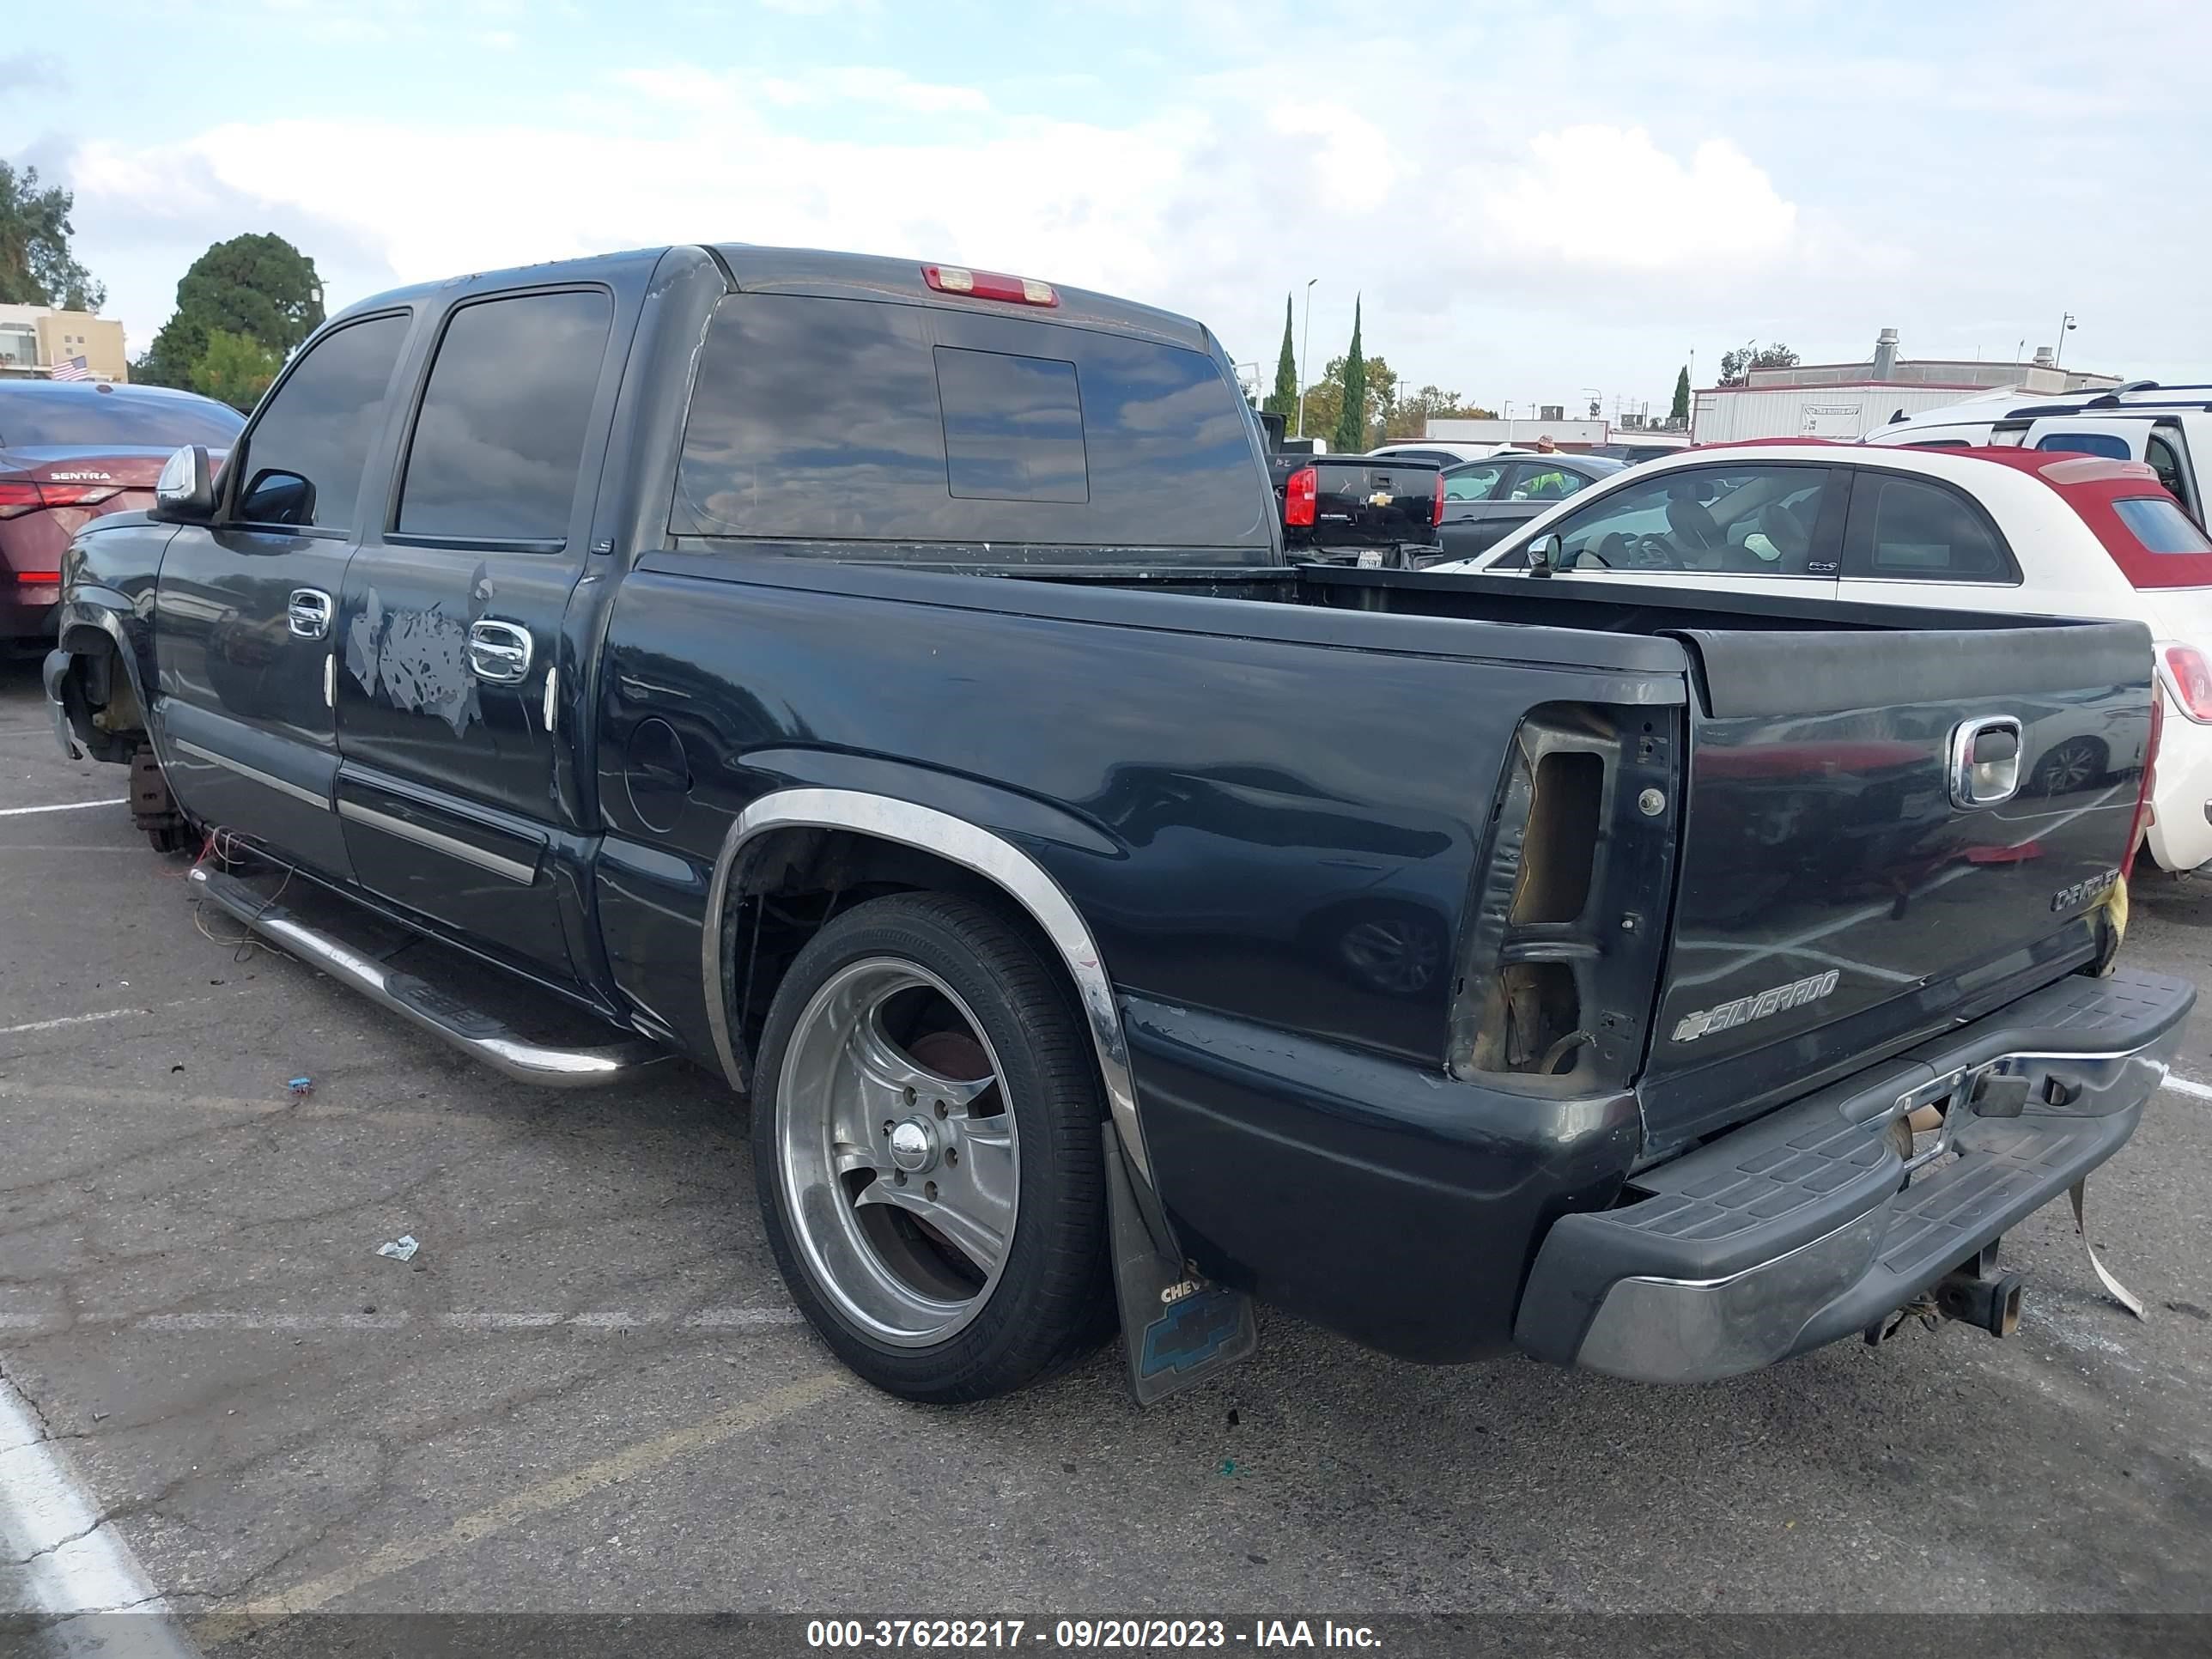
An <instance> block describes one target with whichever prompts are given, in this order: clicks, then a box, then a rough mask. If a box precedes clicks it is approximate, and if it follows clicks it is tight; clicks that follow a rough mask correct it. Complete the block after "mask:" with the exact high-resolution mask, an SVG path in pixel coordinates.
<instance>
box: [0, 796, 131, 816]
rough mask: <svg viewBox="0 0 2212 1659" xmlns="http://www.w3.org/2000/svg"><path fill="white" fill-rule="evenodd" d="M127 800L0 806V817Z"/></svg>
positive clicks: (83, 808) (80, 809) (122, 803)
mask: <svg viewBox="0 0 2212 1659" xmlns="http://www.w3.org/2000/svg"><path fill="white" fill-rule="evenodd" d="M128 805H131V803H130V802H129V801H127V800H65V801H62V802H59V803H58V804H57V805H52V806H0V818H27V817H30V816H31V815H32V814H33V812H84V811H90V810H91V809H92V808H94V807H95V806H128Z"/></svg>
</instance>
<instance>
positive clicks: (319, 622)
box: [284, 587, 331, 640]
mask: <svg viewBox="0 0 2212 1659" xmlns="http://www.w3.org/2000/svg"><path fill="white" fill-rule="evenodd" d="M284 614H285V617H287V618H288V619H289V621H290V623H291V624H292V633H293V635H294V636H295V638H298V639H302V640H319V639H321V638H322V637H323V635H325V634H327V633H329V632H330V631H331V596H330V595H329V594H327V593H325V592H323V591H322V589H320V588H319V587H295V588H294V589H293V590H292V597H291V599H289V601H288V602H287V603H286V605H285V606H284Z"/></svg>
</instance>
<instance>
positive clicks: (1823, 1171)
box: [1514, 972, 2197, 1383]
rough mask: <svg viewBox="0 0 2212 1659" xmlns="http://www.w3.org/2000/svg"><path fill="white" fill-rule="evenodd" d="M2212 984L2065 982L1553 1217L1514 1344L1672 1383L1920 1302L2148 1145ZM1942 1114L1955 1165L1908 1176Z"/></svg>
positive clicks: (2144, 977) (2146, 977)
mask: <svg viewBox="0 0 2212 1659" xmlns="http://www.w3.org/2000/svg"><path fill="white" fill-rule="evenodd" d="M2196 1000H2197V991H2196V987H2194V986H2191V985H2190V984H2188V983H2186V982H2185V981H2180V980H2173V979H2167V978H2165V977H2163V976H2161V975H2154V974H2137V973H2127V972H2123V973H2119V974H2116V975H2113V976H2112V978H2110V979H2101V980H2100V979H2086V978H2081V977H2079V976H2075V977H2073V978H2069V979H2066V980H2063V981H2060V982H2059V983H2058V984H2057V985H2052V986H2049V987H2045V989H2043V990H2041V991H2038V992H2036V993H2034V994H2032V995H2029V996H2027V997H2024V998H2022V999H2021V1000H2020V1001H2018V1002H2016V1003H2014V1004H2012V1005H2011V1006H2008V1007H2006V1008H2002V1009H2000V1010H1998V1011H1997V1012H1996V1013H1994V1014H1991V1015H1990V1016H1989V1017H1988V1018H1984V1019H1980V1020H1978V1021H1976V1022H1975V1023H1974V1024H1971V1025H1967V1026H1965V1027H1962V1028H1961V1029H1960V1030H1957V1031H1955V1032H1953V1033H1952V1034H1950V1035H1949V1036H1945V1037H1942V1038H1939V1039H1937V1040H1936V1041H1935V1042H1929V1043H1927V1044H1925V1045H1923V1047H1922V1048H1918V1049H1916V1050H1914V1051H1913V1052H1912V1053H1911V1054H1907V1055H1905V1056H1903V1057H1901V1058H1900V1059H1898V1060H1892V1061H1890V1062H1888V1063H1887V1064H1886V1065H1883V1066H1877V1067H1875V1068H1873V1069H1872V1070H1871V1071H1869V1072H1867V1073H1862V1074H1861V1075H1859V1076H1858V1077H1856V1078H1853V1079H1849V1080H1848V1081H1846V1082H1844V1083H1842V1084H1838V1085H1835V1086H1834V1087H1832V1088H1829V1089H1825V1090H1823V1091H1820V1093H1819V1094H1816V1095H1814V1096H1811V1097H1808V1098H1807V1099H1805V1100H1802V1101H1799V1102H1797V1103H1796V1104H1794V1105H1791V1106H1788V1107H1785V1108H1784V1109H1781V1110H1780V1111H1778V1112H1775V1113H1772V1114H1771V1115H1768V1116H1766V1117H1764V1118H1761V1119H1759V1121H1756V1122H1753V1123H1751V1124H1748V1125H1747V1126H1745V1127H1743V1128H1741V1129H1738V1130H1736V1131H1735V1132H1734V1133H1730V1134H1727V1135H1724V1136H1723V1137H1721V1138H1720V1139H1717V1140H1715V1141H1711V1142H1710V1143H1708V1144H1707V1145H1705V1146H1701V1147H1699V1148H1698V1149H1697V1150H1696V1151H1695V1152H1689V1153H1686V1154H1685V1155H1684V1156H1682V1157H1681V1158H1676V1159H1674V1160H1673V1161H1672V1162H1671V1163H1668V1164H1659V1165H1657V1166H1656V1167H1654V1168H1652V1169H1650V1170H1644V1172H1643V1173H1642V1174H1640V1175H1639V1176H1637V1177H1636V1180H1635V1183H1634V1184H1635V1186H1636V1188H1638V1189H1639V1190H1641V1191H1644V1192H1645V1193H1648V1194H1650V1196H1649V1197H1646V1198H1644V1199H1642V1200H1638V1201H1636V1202H1633V1203H1629V1204H1626V1205H1624V1206H1621V1207H1620V1208H1618V1209H1613V1210H1604V1211H1597V1212H1588V1213H1582V1214H1576V1215H1570V1216H1565V1217H1563V1218H1560V1219H1559V1221H1558V1222H1556V1223H1554V1224H1553V1227H1552V1229H1551V1231H1550V1232H1549V1233H1548V1234H1547V1235H1546V1237H1545V1239H1544V1243H1543V1248H1542V1249H1541V1250H1540V1251H1539V1252H1538V1253H1537V1256H1536V1261H1535V1266H1534V1269H1533V1270H1532V1271H1531V1273H1530V1274H1529V1278H1528V1285H1527V1288H1526V1289H1525V1291H1523V1293H1522V1301H1521V1309H1520V1312H1519V1315H1518V1316H1517V1320H1516V1325H1515V1329H1514V1340H1516V1342H1517V1343H1518V1344H1519V1346H1521V1347H1522V1348H1523V1349H1525V1350H1527V1351H1528V1352H1530V1353H1533V1354H1534V1355H1536V1356H1537V1357H1538V1358H1544V1359H1550V1360H1554V1361H1557V1362H1559V1363H1560V1364H1576V1365H1582V1366H1585V1367H1588V1368H1589V1369H1590V1370H1599V1371H1605V1372H1608V1373H1610V1374H1612V1375H1613V1376H1627V1377H1634V1378H1637V1379H1638V1380H1641V1381H1645V1382H1654V1383H1699V1382H1707V1381H1711V1380H1712V1379H1715V1378H1717V1377H1723V1376H1735V1375H1737V1374H1739V1373H1741V1372H1744V1371H1749V1370H1758V1369H1759V1367H1760V1366H1763V1365H1769V1364H1773V1363H1774V1362H1775V1361H1777V1360H1779V1359H1784V1358H1789V1357H1790V1355H1792V1354H1797V1353H1802V1352H1806V1351H1807V1350H1808V1349H1810V1348H1816V1347H1819V1346H1821V1345H1822V1344H1824V1343H1827V1342H1832V1341H1834V1340H1836V1339H1837V1338H1838V1337H1843V1336H1848V1335H1850V1334H1852V1333H1853V1332H1855V1331H1861V1330H1864V1329H1865V1328H1867V1327H1869V1325H1871V1324H1873V1323H1874V1322H1875V1321H1877V1320H1879V1319H1881V1317H1883V1316H1885V1315H1887V1314H1889V1313H1891V1312H1893V1311H1895V1310H1897V1309H1899V1308H1902V1307H1904V1306H1905V1304H1907V1303H1909V1302H1911V1301H1912V1300H1913V1299H1914V1298H1915V1297H1917V1296H1919V1295H1920V1294H1921V1293H1922V1292H1923V1291H1927V1290H1929V1288H1930V1287H1931V1286H1933V1285H1936V1282H1937V1281H1938V1280H1940V1279H1942V1277H1943V1276H1944V1274H1945V1273H1948V1272H1949V1271H1950V1270H1951V1269H1953V1268H1954V1267H1960V1266H1961V1265H1963V1264H1966V1263H1969V1262H1971V1261H1973V1259H1974V1258H1975V1256H1976V1255H1977V1254H1978V1252H1979V1251H1980V1250H1981V1249H1982V1248H1983V1246H1984V1245H1986V1244H1989V1243H1992V1242H1994V1241H1995V1240H1996V1237H1997V1236H1998V1235H1999V1234H2001V1233H2002V1232H2003V1231H2005V1230H2006V1229H2007V1228H2008V1227H2011V1226H2013V1225H2016V1224H2017V1223H2018V1222H2020V1221H2021V1219H2022V1218H2025V1217H2027V1216H2028V1215H2030V1214H2032V1213H2033V1212H2035V1211H2036V1210H2039V1209H2040V1208H2041V1207H2042V1206H2044V1205H2045V1204H2047V1203H2049V1202H2050V1201H2051V1200H2052V1199H2054V1198H2057V1197H2058V1196H2059V1195H2060V1194H2063V1193H2064V1192H2066V1191H2067V1189H2068V1188H2070V1187H2072V1186H2073V1185H2074V1183H2075V1182H2078V1181H2080V1180H2081V1178H2082V1177H2083V1176H2086V1175H2087V1174H2088V1172H2089V1171H2090V1170H2093V1169H2095V1168H2096V1167H2097V1166H2098V1165H2099V1164H2102V1163H2103V1162H2104V1161H2105V1160H2106V1158H2110V1157H2111V1156H2112V1154H2113V1153H2114V1152H2118V1150H2119V1149H2120V1147H2121V1146H2124V1145H2125V1144H2126V1142H2127V1139H2128V1137H2129V1136H2130V1135H2131V1134H2133V1133H2135V1127H2136V1122H2137V1121H2139V1120H2140V1119H2141V1118H2142V1109H2143V1106H2144V1103H2146V1102H2147V1101H2148V1100H2149V1098H2150V1097H2151V1096H2152V1095H2154V1093H2156V1092H2157V1091H2158V1088H2159V1086H2160V1084H2161V1083H2162V1082H2163V1081H2164V1080H2165V1078H2166V1065H2167V1061H2168V1060H2170V1058H2171V1057H2172V1054H2173V1051H2174V1048H2176V1046H2177V1045H2178V1044H2179V1042H2180V1040H2181V1026H2182V1021H2183V1019H2184V1018H2185V1016H2186V1015H2187V1014H2188V1012H2189V1009H2190V1006H2191V1004H2192V1003H2194V1002H2195V1001H2196ZM1929 1103H1934V1104H1937V1105H1940V1106H1942V1107H1943V1108H1944V1110H1945V1122H1944V1128H1943V1131H1942V1136H1943V1140H1944V1143H1945V1145H1946V1146H1947V1148H1948V1151H1950V1152H1956V1153H1957V1154H1958V1156H1957V1157H1956V1158H1954V1159H1953V1160H1951V1161H1950V1162H1948V1163H1942V1164H1934V1165H1931V1167H1929V1169H1928V1170H1926V1171H1925V1172H1924V1173H1923V1174H1921V1175H1920V1176H1918V1178H1917V1179H1916V1180H1914V1181H1913V1182H1911V1185H1909V1186H1905V1187H1904V1188H1903V1189H1902V1190H1900V1189H1899V1188H1900V1183H1901V1182H1903V1181H1904V1179H1905V1175H1906V1173H1907V1171H1906V1167H1905V1161H1904V1158H1903V1157H1902V1156H1901V1154H1900V1152H1899V1146H1898V1143H1897V1141H1896V1139H1894V1133H1893V1129H1892V1127H1891V1121H1892V1120H1893V1118H1895V1117H1898V1116H1899V1115H1902V1114H1905V1113H1908V1112H1910V1111H1911V1109H1913V1108H1915V1107H1917V1106H1920V1105H1923V1104H1929Z"/></svg>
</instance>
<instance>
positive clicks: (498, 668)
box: [469, 618, 532, 685]
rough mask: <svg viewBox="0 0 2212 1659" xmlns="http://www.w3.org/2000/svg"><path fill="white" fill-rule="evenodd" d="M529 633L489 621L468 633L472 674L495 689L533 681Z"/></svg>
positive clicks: (474, 627)
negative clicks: (527, 680) (531, 678)
mask: <svg viewBox="0 0 2212 1659" xmlns="http://www.w3.org/2000/svg"><path fill="white" fill-rule="evenodd" d="M531 656H532V646H531V641H530V630H529V629H526V628H518V627H517V626H516V625H515V624H514V623H504V622H493V621H491V620H490V619H489V618H487V619H486V620H484V621H483V622H480V623H476V624H475V625H474V626H472V627H471V629H469V671H470V672H471V674H474V675H475V676H476V677H477V678H478V679H480V680H489V682H490V683H491V684H494V685H518V684H521V682H523V681H524V680H526V679H527V678H530V659H531Z"/></svg>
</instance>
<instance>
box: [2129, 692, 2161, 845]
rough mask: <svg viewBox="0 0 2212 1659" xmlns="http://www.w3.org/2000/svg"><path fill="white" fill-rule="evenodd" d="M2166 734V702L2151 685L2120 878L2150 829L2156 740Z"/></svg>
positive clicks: (2155, 767) (2156, 771)
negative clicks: (2146, 729)
mask: <svg viewBox="0 0 2212 1659" xmlns="http://www.w3.org/2000/svg"><path fill="white" fill-rule="evenodd" d="M2165 732H2166V699H2165V698H2164V697H2162V696H2159V694H2158V688H2157V687H2156V686H2153V687H2152V688H2151V694H2150V736H2149V737H2148V738H2147V739H2146V740H2145V741H2144V743H2143V765H2142V783H2141V784H2139V785H2138V786H2137V787H2136V816H2135V821H2134V822H2133V823H2131V824H2130V825H2129V826H2128V850H2127V851H2126V852H2125V853H2124V854H2121V855H2120V879H2121V880H2122V881H2125V880H2127V878H2129V877H2130V876H2131V875H2133V874H2134V873H2135V869H2136V853H2137V852H2138V851H2139V850H2141V848H2142V844H2143V831H2144V830H2146V829H2148V828H2150V825H2151V820H2152V817H2153V808H2152V806H2151V804H2150V801H2151V792H2152V791H2153V790H2154V789H2155V788H2156V787H2158V745H2159V739H2160V738H2161V737H2163V736H2164V735H2165Z"/></svg>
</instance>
